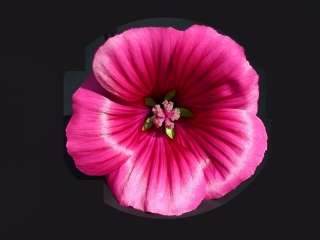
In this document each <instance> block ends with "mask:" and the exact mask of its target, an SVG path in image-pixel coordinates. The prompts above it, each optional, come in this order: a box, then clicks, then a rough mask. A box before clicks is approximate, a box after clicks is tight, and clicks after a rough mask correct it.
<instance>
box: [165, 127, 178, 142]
mask: <svg viewBox="0 0 320 240" xmlns="http://www.w3.org/2000/svg"><path fill="white" fill-rule="evenodd" d="M166 134H167V136H168V137H169V138H171V139H173V138H174V136H175V135H176V133H175V132H174V130H173V129H172V128H166Z"/></svg>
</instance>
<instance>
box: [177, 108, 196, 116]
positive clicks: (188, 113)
mask: <svg viewBox="0 0 320 240" xmlns="http://www.w3.org/2000/svg"><path fill="white" fill-rule="evenodd" d="M179 110H180V116H181V117H192V115H193V113H192V112H191V111H190V110H189V109H188V108H179Z"/></svg>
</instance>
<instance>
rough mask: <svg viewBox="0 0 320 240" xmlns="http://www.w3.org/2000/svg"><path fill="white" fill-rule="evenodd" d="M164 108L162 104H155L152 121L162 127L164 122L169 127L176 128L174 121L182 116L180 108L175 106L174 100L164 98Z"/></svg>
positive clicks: (156, 125)
mask: <svg viewBox="0 0 320 240" xmlns="http://www.w3.org/2000/svg"><path fill="white" fill-rule="evenodd" d="M162 105H163V108H162V107H161V106H160V104H157V105H155V106H154V107H153V108H152V113H153V116H152V119H153V120H152V121H153V124H154V125H155V127H157V128H160V127H161V126H162V124H163V122H164V124H165V126H166V127H167V128H171V129H173V128H174V123H173V122H174V121H176V120H178V119H179V118H180V110H179V108H173V105H174V104H173V102H171V101H168V100H164V101H163V102H162Z"/></svg>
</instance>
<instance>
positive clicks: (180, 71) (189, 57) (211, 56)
mask: <svg viewBox="0 0 320 240" xmlns="http://www.w3.org/2000/svg"><path fill="white" fill-rule="evenodd" d="M173 69H174V71H173V73H172V75H173V76H172V79H173V81H174V85H175V86H176V89H178V98H179V102H180V104H182V105H184V106H186V107H189V108H191V109H193V111H205V110H207V109H213V108H219V109H220V108H238V109H245V110H247V111H250V112H252V113H256V111H257V100H258V95H259V91H258V78H259V77H258V75H257V73H256V72H255V70H254V69H253V68H252V67H251V66H250V64H249V62H248V61H247V60H246V57H245V54H244V50H243V48H242V47H241V46H240V45H239V44H237V43H236V42H235V41H234V40H232V39H231V38H230V37H228V36H225V35H222V34H220V33H218V32H217V31H216V30H214V29H213V28H210V27H206V26H199V25H193V26H192V27H190V28H188V29H187V30H186V31H184V32H183V36H182V38H181V40H180V41H179V43H178V44H177V47H176V51H175V53H174V54H173Z"/></svg>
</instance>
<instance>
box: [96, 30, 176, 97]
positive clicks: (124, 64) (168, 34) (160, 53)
mask: <svg viewBox="0 0 320 240" xmlns="http://www.w3.org/2000/svg"><path fill="white" fill-rule="evenodd" d="M180 35H181V32H180V31H178V30H176V29H173V28H156V27H148V28H134V29H130V30H127V31H125V32H123V33H121V34H119V35H116V36H114V37H112V38H109V39H108V40H107V41H106V43H105V44H103V45H102V46H101V47H100V48H99V49H98V51H97V52H96V54H95V57H94V60H93V70H94V74H95V76H96V78H97V80H98V81H99V83H100V84H101V85H102V86H103V87H104V88H105V89H106V90H108V91H110V92H112V93H113V94H115V95H117V96H118V97H121V98H123V99H125V100H129V101H141V99H142V98H143V97H145V96H149V95H152V94H153V93H154V92H159V91H161V89H167V88H168V85H169V83H168V73H169V70H170V69H169V67H170V64H169V63H170V58H171V54H172V51H173V49H174V48H175V45H176V42H177V41H178V39H179V37H180Z"/></svg>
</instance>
